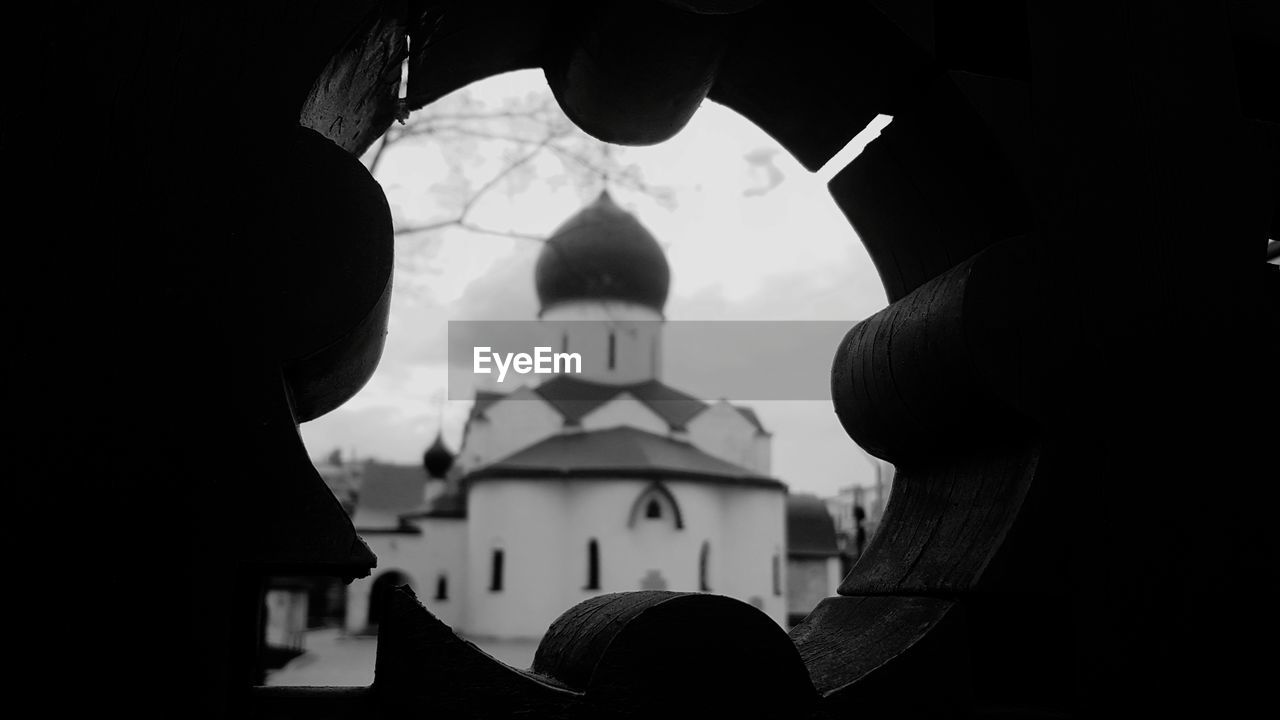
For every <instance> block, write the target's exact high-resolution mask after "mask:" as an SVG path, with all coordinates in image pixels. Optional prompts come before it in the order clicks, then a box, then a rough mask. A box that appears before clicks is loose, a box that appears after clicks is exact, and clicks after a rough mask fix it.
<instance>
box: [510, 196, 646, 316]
mask: <svg viewBox="0 0 1280 720" xmlns="http://www.w3.org/2000/svg"><path fill="white" fill-rule="evenodd" d="M534 283H535V285H536V286H537V290H538V300H539V301H540V302H541V304H542V309H543V310H546V309H547V308H549V307H551V306H553V305H555V304H557V303H560V302H565V301H570V300H623V301H627V302H634V303H639V304H641V305H647V306H649V307H651V308H653V309H654V310H657V311H658V312H662V306H663V305H665V304H666V302H667V290H668V289H669V286H670V284H671V269H670V267H669V266H668V265H667V258H666V255H665V254H664V253H663V252H662V248H661V247H660V246H659V245H658V241H657V240H655V239H654V238H653V235H652V234H651V233H650V232H649V231H648V230H646V229H645V228H644V226H643V225H641V224H640V221H639V220H637V219H636V217H635V216H634V215H632V214H631V213H629V212H627V211H626V210H623V209H622V208H620V207H618V205H617V204H616V203H614V202H613V198H611V197H609V193H608V192H607V191H606V192H602V193H600V197H598V198H596V200H595V202H593V203H591V204H590V205H588V206H586V207H584V208H583V209H582V210H580V211H578V213H577V214H576V215H574V216H573V217H571V218H569V219H568V220H566V221H565V222H564V224H563V225H561V226H560V227H558V228H556V230H555V232H553V233H551V236H550V237H548V238H547V241H546V242H545V243H543V246H542V251H541V253H540V254H539V255H538V264H537V267H536V268H535V270H534Z"/></svg>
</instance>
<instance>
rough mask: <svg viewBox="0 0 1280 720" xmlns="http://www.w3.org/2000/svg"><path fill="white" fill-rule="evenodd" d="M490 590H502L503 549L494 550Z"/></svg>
mask: <svg viewBox="0 0 1280 720" xmlns="http://www.w3.org/2000/svg"><path fill="white" fill-rule="evenodd" d="M490 570H491V572H490V575H489V592H502V550H501V549H495V550H494V551H493V564H492V567H491V568H490Z"/></svg>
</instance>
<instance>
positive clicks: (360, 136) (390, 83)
mask: <svg viewBox="0 0 1280 720" xmlns="http://www.w3.org/2000/svg"><path fill="white" fill-rule="evenodd" d="M407 12H408V5H407V3H405V2H404V1H403V0H398V1H396V2H384V3H381V4H380V6H379V7H377V8H375V9H373V10H371V11H370V12H369V13H368V14H367V16H366V17H365V19H364V20H363V21H362V23H361V24H360V26H359V29H358V30H357V31H356V32H354V33H352V36H351V37H350V38H349V39H348V40H347V42H345V43H344V44H343V45H342V47H341V49H339V50H338V51H337V52H334V53H333V55H332V57H331V59H330V60H329V63H328V65H326V66H325V68H324V70H322V71H321V72H320V75H319V76H318V77H317V78H316V79H315V82H314V84H313V85H312V86H311V92H310V93H309V94H308V96H307V99H306V101H305V102H304V103H303V105H302V110H301V111H300V112H299V113H298V124H300V125H302V126H303V127H307V128H311V129H312V130H315V131H316V132H318V133H320V134H321V135H324V136H325V137H327V138H329V139H330V140H332V141H333V142H334V143H336V144H337V145H338V146H340V147H342V148H343V149H344V150H346V151H347V152H349V153H351V154H352V155H355V156H356V157H359V156H360V155H362V154H363V153H364V151H365V150H367V149H368V148H369V146H370V145H372V144H373V143H374V141H375V140H377V139H378V138H380V137H381V136H382V133H383V132H385V131H386V129H387V126H388V125H390V124H391V122H392V121H393V120H394V119H396V118H397V117H399V116H400V115H401V114H402V113H404V112H407V111H406V110H403V109H402V108H401V107H400V104H399V91H400V81H401V63H402V61H404V60H405V59H406V58H407V57H408V52H409V51H408V47H407V35H406V32H407V21H408V17H407Z"/></svg>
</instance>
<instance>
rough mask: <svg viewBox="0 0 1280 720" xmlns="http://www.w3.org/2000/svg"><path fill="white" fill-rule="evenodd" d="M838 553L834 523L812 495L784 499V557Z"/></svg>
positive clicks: (821, 555)
mask: <svg viewBox="0 0 1280 720" xmlns="http://www.w3.org/2000/svg"><path fill="white" fill-rule="evenodd" d="M839 554H840V548H839V546H838V545H837V544H836V524H835V521H834V520H832V519H831V513H829V512H827V505H826V503H824V502H822V500H821V499H820V498H818V496H816V495H788V496H787V555H792V556H801V557H831V556H834V555H839Z"/></svg>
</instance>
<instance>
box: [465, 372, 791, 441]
mask: <svg viewBox="0 0 1280 720" xmlns="http://www.w3.org/2000/svg"><path fill="white" fill-rule="evenodd" d="M533 392H534V393H535V394H537V395H538V396H539V397H541V398H542V399H543V400H546V401H547V404H549V405H551V407H552V408H554V409H555V410H556V412H558V413H560V415H561V416H562V417H563V418H564V420H565V423H566V424H569V425H574V424H578V423H580V422H581V421H582V418H583V417H585V416H587V415H589V414H590V413H591V412H592V411H594V410H596V409H597V408H599V407H600V406H602V405H604V404H605V403H607V402H609V401H611V400H613V399H614V398H615V397H617V396H619V395H621V394H622V393H630V394H631V395H632V396H634V397H635V398H636V400H638V401H640V402H641V403H642V404H644V405H645V407H648V408H649V409H650V410H652V411H653V412H654V413H655V414H657V415H658V417H660V418H662V420H663V421H664V422H666V423H667V425H668V426H670V427H671V428H672V429H675V430H681V429H684V428H685V426H686V425H687V424H688V423H689V421H690V420H692V419H693V418H694V417H696V416H697V415H698V414H699V413H701V412H702V411H703V410H706V409H707V408H708V407H709V405H708V404H707V403H705V402H703V401H702V400H699V399H698V398H696V397H693V396H692V395H689V394H688V393H684V392H681V391H679V390H676V389H675V388H673V387H671V386H670V385H667V384H665V383H663V382H661V381H659V380H646V381H644V382H639V383H631V384H628V385H613V384H608V383H597V382H591V381H589V380H580V379H578V378H575V377H571V376H569V375H557V376H556V377H554V378H552V379H550V380H548V381H546V382H544V383H542V384H541V385H539V386H538V387H536V388H534V389H533ZM504 397H506V395H504V394H502V393H496V392H492V391H488V390H480V391H477V392H476V401H475V404H474V405H472V407H471V417H472V418H476V417H483V416H484V413H485V411H486V410H488V409H489V407H490V406H492V405H493V404H494V403H496V402H498V401H499V400H501V399H502V398H504ZM731 407H733V408H734V409H735V410H737V411H738V412H739V413H741V415H742V417H744V418H746V420H747V422H749V423H751V424H752V425H753V426H754V427H755V428H756V430H757V431H758V432H762V433H764V432H766V431H765V429H764V426H763V425H762V424H761V423H760V418H759V417H757V416H756V413H755V411H754V410H752V409H751V408H748V407H741V406H738V405H732V406H731Z"/></svg>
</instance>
